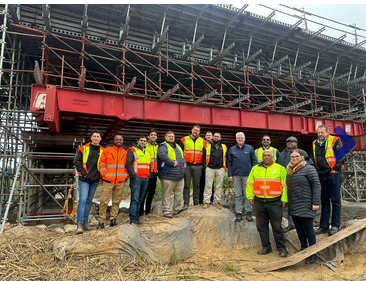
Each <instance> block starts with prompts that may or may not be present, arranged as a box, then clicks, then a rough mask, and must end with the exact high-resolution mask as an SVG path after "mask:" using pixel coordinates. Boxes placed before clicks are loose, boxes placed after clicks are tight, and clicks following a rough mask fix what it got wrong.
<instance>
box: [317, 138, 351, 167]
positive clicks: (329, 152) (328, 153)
mask: <svg viewBox="0 0 366 281" xmlns="http://www.w3.org/2000/svg"><path fill="white" fill-rule="evenodd" d="M337 139H338V137H335V136H331V135H329V136H328V138H327V140H326V141H325V159H326V160H327V163H328V165H329V167H330V168H331V170H332V171H333V168H334V166H335V165H336V159H335V157H334V150H333V146H334V144H335V142H336V141H337ZM315 142H316V140H315V141H313V153H314V162H315V166H317V159H316V155H315V146H316V145H315ZM343 168H344V165H342V167H341V170H343Z"/></svg>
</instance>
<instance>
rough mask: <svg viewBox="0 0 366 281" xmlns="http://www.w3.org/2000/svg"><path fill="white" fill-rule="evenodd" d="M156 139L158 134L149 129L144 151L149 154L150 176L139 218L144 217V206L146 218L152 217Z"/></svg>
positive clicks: (156, 153)
mask: <svg viewBox="0 0 366 281" xmlns="http://www.w3.org/2000/svg"><path fill="white" fill-rule="evenodd" d="M157 138H158V132H157V131H156V130H155V129H151V130H150V131H149V135H148V141H147V143H146V150H147V151H148V152H149V153H150V159H151V165H150V175H149V183H148V184H147V188H146V192H145V195H144V198H143V199H142V202H141V204H140V217H142V216H143V215H144V205H145V200H146V206H145V215H146V217H150V216H152V214H151V213H150V212H151V203H152V201H153V198H154V195H155V190H156V182H157V179H158V178H157V174H158V173H157V170H158V169H157V168H158V162H157V160H158V144H157V142H156V140H157Z"/></svg>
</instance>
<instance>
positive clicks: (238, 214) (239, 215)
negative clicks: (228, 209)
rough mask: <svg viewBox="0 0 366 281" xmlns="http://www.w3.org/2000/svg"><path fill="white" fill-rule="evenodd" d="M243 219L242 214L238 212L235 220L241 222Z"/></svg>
mask: <svg viewBox="0 0 366 281" xmlns="http://www.w3.org/2000/svg"><path fill="white" fill-rule="evenodd" d="M242 219H243V216H242V214H240V213H237V214H236V220H235V222H240V221H242Z"/></svg>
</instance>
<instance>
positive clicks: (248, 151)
mask: <svg viewBox="0 0 366 281" xmlns="http://www.w3.org/2000/svg"><path fill="white" fill-rule="evenodd" d="M236 142H237V144H236V145H234V146H232V147H231V148H230V149H229V151H228V153H227V154H228V155H227V168H228V177H229V181H230V182H234V192H235V212H236V220H235V221H236V222H240V221H241V220H242V219H243V216H242V213H243V193H244V196H245V215H246V219H247V221H253V218H252V206H251V205H250V204H249V201H248V199H247V198H246V193H245V188H246V183H247V179H248V176H249V173H250V170H251V169H252V167H253V166H255V165H257V158H256V157H255V153H254V148H253V147H252V146H251V145H249V144H246V143H245V135H244V133H243V132H239V133H237V134H236Z"/></svg>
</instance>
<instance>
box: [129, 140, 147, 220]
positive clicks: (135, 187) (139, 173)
mask: <svg viewBox="0 0 366 281" xmlns="http://www.w3.org/2000/svg"><path fill="white" fill-rule="evenodd" d="M145 146H146V137H145V136H140V137H139V138H138V140H137V145H136V146H133V147H130V148H129V149H128V151H127V160H126V168H127V171H128V173H129V175H130V189H131V202H130V223H131V224H137V223H140V212H139V210H140V204H141V202H142V199H143V197H144V194H145V191H146V187H147V184H148V182H149V174H150V153H149V152H148V151H146V149H145Z"/></svg>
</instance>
